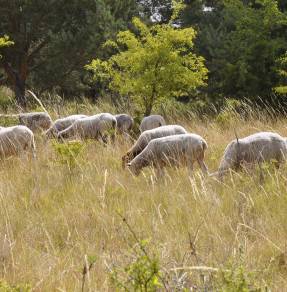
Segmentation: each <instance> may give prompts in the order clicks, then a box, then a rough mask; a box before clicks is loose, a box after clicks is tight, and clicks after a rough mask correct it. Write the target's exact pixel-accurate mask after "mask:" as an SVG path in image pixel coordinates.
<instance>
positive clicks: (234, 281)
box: [219, 265, 268, 292]
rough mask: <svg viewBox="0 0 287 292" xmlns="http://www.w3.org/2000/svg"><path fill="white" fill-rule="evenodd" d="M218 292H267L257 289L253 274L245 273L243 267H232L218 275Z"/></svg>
mask: <svg viewBox="0 0 287 292" xmlns="http://www.w3.org/2000/svg"><path fill="white" fill-rule="evenodd" d="M219 279H220V280H219V287H220V289H219V291H222V292H229V291H233V292H260V291H268V290H266V289H265V290H263V289H262V288H260V287H258V286H257V285H256V283H255V280H254V274H253V273H251V272H246V270H245V269H244V267H243V266H241V265H240V266H238V267H232V268H231V269H230V270H224V271H222V272H221V273H220V274H219Z"/></svg>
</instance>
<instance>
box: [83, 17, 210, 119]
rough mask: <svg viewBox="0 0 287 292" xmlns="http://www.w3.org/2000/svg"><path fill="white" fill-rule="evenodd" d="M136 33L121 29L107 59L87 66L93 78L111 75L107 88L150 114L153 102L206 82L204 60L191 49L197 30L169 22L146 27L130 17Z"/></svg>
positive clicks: (146, 113)
mask: <svg viewBox="0 0 287 292" xmlns="http://www.w3.org/2000/svg"><path fill="white" fill-rule="evenodd" d="M133 25H134V29H135V32H132V31H122V32H120V33H119V34H118V35H117V38H116V41H115V42H111V41H110V42H108V46H109V47H111V46H112V47H113V49H117V53H115V54H114V55H113V56H112V57H111V58H110V59H108V61H100V60H99V59H96V60H94V61H92V62H91V64H90V65H88V66H87V69H89V70H93V72H94V74H95V75H96V78H110V83H109V87H110V89H112V90H113V91H116V92H118V93H120V94H121V95H123V96H128V97H131V98H132V99H133V100H135V101H136V102H137V103H138V104H139V105H140V106H141V107H142V108H143V109H144V112H145V115H149V114H150V113H151V111H152V109H153V107H154V105H155V104H156V103H159V102H162V101H164V100H165V99H167V98H172V97H177V96H182V95H188V94H190V93H191V92H192V91H193V90H195V89H196V88H198V87H200V86H203V85H205V81H206V80H207V69H206V67H205V66H204V59H203V58H202V57H200V56H197V55H196V54H195V53H194V52H193V45H194V43H193V42H194V38H195V36H196V32H195V30H194V29H193V28H185V29H176V28H174V27H172V26H171V25H168V24H164V25H159V24H157V25H154V26H151V27H148V26H147V25H145V24H144V23H143V22H142V21H141V20H139V19H138V18H134V19H133Z"/></svg>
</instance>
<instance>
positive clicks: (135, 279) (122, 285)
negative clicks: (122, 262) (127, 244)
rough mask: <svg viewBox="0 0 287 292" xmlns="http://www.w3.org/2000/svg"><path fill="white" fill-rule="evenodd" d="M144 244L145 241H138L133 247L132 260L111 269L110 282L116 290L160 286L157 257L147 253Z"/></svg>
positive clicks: (149, 288)
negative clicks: (122, 266)
mask: <svg viewBox="0 0 287 292" xmlns="http://www.w3.org/2000/svg"><path fill="white" fill-rule="evenodd" d="M146 245H147V241H145V240H142V241H140V242H139V243H138V244H137V245H136V247H134V249H133V252H134V254H135V256H134V258H133V260H132V261H131V262H129V263H128V264H127V265H126V266H125V267H124V268H119V269H114V270H113V271H112V273H111V283H112V286H113V287H114V288H115V289H117V291H122V290H124V291H157V290H158V289H159V288H160V287H162V284H161V281H160V270H159V262H158V259H157V258H156V257H150V256H148V255H147V253H146V252H145V248H146Z"/></svg>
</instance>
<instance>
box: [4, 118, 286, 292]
mask: <svg viewBox="0 0 287 292" xmlns="http://www.w3.org/2000/svg"><path fill="white" fill-rule="evenodd" d="M170 122H172V123H179V124H182V125H183V126H185V127H186V128H187V129H188V130H189V131H191V132H194V133H197V134H200V135H201V136H202V137H204V138H205V139H206V141H207V143H208V145H209V147H208V150H207V152H206V163H207V165H208V167H209V169H210V171H215V170H216V169H217V167H218V164H219V162H220V158H221V156H222V154H223V151H224V149H225V147H226V145H227V144H228V143H229V142H230V140H232V139H234V128H236V131H237V134H238V136H239V137H244V136H246V135H248V134H251V133H254V132H256V131H260V130H268V131H269V130H272V131H276V132H278V133H280V134H282V135H283V136H287V129H286V120H285V119H283V118H282V119H279V120H276V121H274V120H272V121H271V120H269V119H267V118H266V119H265V118H262V119H261V120H258V119H250V120H245V121H244V120H243V119H241V118H240V117H239V118H238V120H236V121H234V123H229V124H225V125H223V124H222V123H218V121H216V120H208V119H206V120H205V121H200V122H199V121H198V120H197V119H195V118H190V119H187V118H185V119H181V120H171V121H170ZM129 146H130V144H129V143H124V142H123V141H121V142H119V141H118V142H117V143H116V145H115V146H107V147H104V146H103V145H101V144H100V143H96V142H89V143H87V144H86V145H84V147H83V149H82V151H81V153H80V154H79V156H78V157H77V159H76V162H75V163H73V161H72V165H70V167H69V165H67V163H65V161H63V157H61V156H60V155H59V154H57V151H56V150H55V147H54V146H53V143H52V141H48V142H46V141H44V140H43V139H42V138H41V137H40V135H38V136H37V159H36V161H30V160H29V158H25V157H23V158H21V159H9V160H8V161H4V162H1V165H0V212H1V216H0V260H1V266H0V273H1V276H0V278H2V279H3V281H5V283H6V284H7V285H10V286H13V285H20V286H21V285H25V284H27V285H29V286H30V287H31V288H33V289H34V290H35V291H80V290H81V289H82V286H83V281H84V286H85V287H84V290H85V291H88V290H90V291H114V290H115V285H116V284H115V283H113V282H112V281H111V277H112V276H111V275H115V273H113V272H115V271H119V275H118V278H117V281H119V282H121V283H122V284H123V285H124V283H129V284H127V285H130V286H129V287H130V288H129V290H130V291H133V290H136V288H135V285H136V283H135V284H133V283H134V282H135V281H132V280H131V279H129V277H128V272H127V271H120V270H121V269H124V268H125V267H129V268H130V267H131V263H134V262H136V261H137V260H138V259H139V258H141V257H142V255H143V254H142V253H143V251H142V249H141V247H142V245H144V247H142V248H143V250H144V252H146V253H147V254H148V258H149V259H151V260H154V259H156V260H157V261H158V265H159V269H160V272H159V274H158V275H159V277H158V282H159V284H157V283H155V284H154V285H155V286H157V285H158V286H157V287H158V289H164V288H166V289H167V290H169V291H174V290H175V289H176V287H177V288H178V289H179V291H182V290H183V288H188V289H189V288H190V287H193V288H196V287H197V288H198V289H205V291H212V290H217V291H235V289H239V290H236V291H248V290H243V288H242V290H240V288H238V287H243V286H244V287H247V289H249V290H250V291H255V290H252V289H255V288H261V289H264V288H266V287H267V288H269V289H271V290H272V291H283V290H284V288H283V287H287V280H286V279H287V277H286V276H287V275H286V274H287V254H286V243H287V220H286V214H287V189H286V182H287V168H286V166H285V165H283V166H282V167H281V168H280V169H279V170H276V169H274V168H273V167H272V166H268V165H266V166H265V167H264V181H263V182H261V183H260V180H259V175H258V172H254V174H252V175H250V174H246V173H244V172H243V173H238V174H233V175H228V176H227V177H226V178H225V180H224V182H223V183H220V182H218V181H216V180H215V179H214V178H211V177H209V178H204V177H203V176H202V175H201V173H200V171H199V168H198V167H196V171H195V174H194V177H193V178H189V177H188V174H187V171H186V170H185V169H180V170H169V171H168V176H167V177H166V180H164V181H160V182H155V181H154V177H153V172H152V170H151V169H146V170H145V171H144V172H143V173H142V174H141V175H140V176H139V177H133V176H132V175H131V174H130V173H129V172H128V171H125V170H122V168H121V156H122V155H123V154H124V152H125V151H126V150H127V149H128V148H129ZM143 240H144V243H143ZM139 247H140V248H139ZM90 264H92V265H91V268H90V270H89V272H87V269H84V267H85V265H86V266H89V265H90ZM140 265H142V266H140V269H142V270H144V269H145V268H146V266H148V265H147V264H146V263H141V264H140ZM145 265H146V266H145ZM202 266H203V267H205V268H203V267H202ZM196 267H199V268H196ZM206 267H210V268H214V269H210V268H206ZM84 270H85V271H84ZM83 274H84V275H83ZM129 280H130V281H129ZM3 285H4V284H3ZM132 285H134V286H132ZM240 285H241V286H240ZM118 287H120V284H118ZM118 289H119V290H120V291H121V290H123V288H118ZM149 289H150V290H148V289H147V290H148V291H153V290H152V288H149ZM285 289H286V288H285ZM142 291H145V290H144V289H143V290H142ZM201 291H202V290H201Z"/></svg>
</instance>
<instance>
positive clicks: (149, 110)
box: [144, 103, 153, 117]
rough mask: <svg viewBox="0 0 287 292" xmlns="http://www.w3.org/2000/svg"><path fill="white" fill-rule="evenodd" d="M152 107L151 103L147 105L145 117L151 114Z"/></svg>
mask: <svg viewBox="0 0 287 292" xmlns="http://www.w3.org/2000/svg"><path fill="white" fill-rule="evenodd" d="M152 108H153V105H152V104H151V103H150V104H148V105H147V106H146V107H145V114H144V116H145V117H147V116H150V114H151V111H152Z"/></svg>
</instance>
